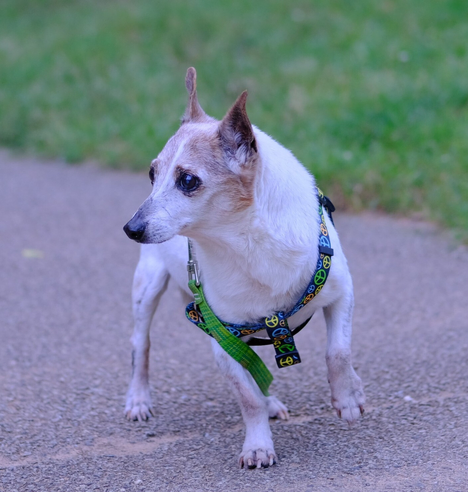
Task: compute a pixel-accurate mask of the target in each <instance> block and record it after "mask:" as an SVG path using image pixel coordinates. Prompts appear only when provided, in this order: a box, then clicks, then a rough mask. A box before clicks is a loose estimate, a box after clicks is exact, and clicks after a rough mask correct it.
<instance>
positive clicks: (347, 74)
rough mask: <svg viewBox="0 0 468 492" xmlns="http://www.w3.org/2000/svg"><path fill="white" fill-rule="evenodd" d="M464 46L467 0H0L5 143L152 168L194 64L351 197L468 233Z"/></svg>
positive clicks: (1, 134) (209, 89)
mask: <svg viewBox="0 0 468 492" xmlns="http://www.w3.org/2000/svg"><path fill="white" fill-rule="evenodd" d="M467 47H468V2H466V0H433V1H432V2H421V1H418V0H382V1H371V0H359V1H356V2H349V1H347V0H313V1H311V0H293V1H285V0H283V1H280V0H257V1H247V0H236V2H220V1H219V0H191V1H188V0H184V1H183V0H171V1H167V2H166V1H159V0H133V1H131V2H129V1H123V0H120V1H119V0H112V1H111V0H95V1H89V0H68V1H65V0H41V1H40V2H31V1H30V0H28V1H27V0H2V3H1V6H0V145H2V146H7V147H10V148H15V149H19V150H21V151H26V152H29V153H36V154H39V155H43V156H48V157H60V158H64V159H66V160H67V161H70V162H77V161H82V160H86V159H93V160H98V161H100V162H101V163H102V164H104V165H109V166H113V167H127V168H132V169H146V168H147V167H148V166H149V163H150V161H151V159H152V158H153V157H154V156H155V155H157V153H158V152H159V151H160V149H161V148H162V146H163V145H164V143H165V142H166V141H167V139H168V138H169V137H170V136H171V135H172V134H173V133H174V131H175V130H176V129H177V127H178V124H179V117H180V116H181V115H182V113H183V111H184V108H185V103H186V92H185V87H184V77H185V71H186V69H187V67H189V66H191V65H193V66H195V67H196V68H197V71H198V92H199V99H200V102H201V104H202V106H203V107H204V109H205V111H207V112H208V113H209V114H211V115H212V116H215V117H217V118H221V117H222V116H223V115H224V113H225V112H226V110H227V109H228V107H229V106H230V105H231V104H232V102H233V101H234V99H235V98H236V97H237V95H238V94H239V93H240V92H241V91H242V90H244V89H248V90H249V93H250V95H249V101H248V112H249V115H250V118H251V120H252V122H253V123H254V124H255V125H257V126H258V127H260V128H261V129H262V130H264V131H266V132H267V133H269V134H271V135H272V136H273V137H275V138H276V139H277V140H279V141H280V142H281V143H282V144H283V145H285V146H286V147H288V148H290V149H291V150H292V151H293V152H294V153H295V154H296V155H297V157H298V158H299V159H300V160H301V161H302V162H303V163H304V164H305V165H306V166H308V167H309V168H310V170H311V171H312V172H313V173H314V174H315V176H316V177H317V179H318V182H319V184H320V186H321V187H322V188H323V189H324V190H326V192H327V194H329V195H330V196H331V197H332V198H333V200H334V201H336V202H338V203H339V204H340V205H341V206H343V205H344V206H347V207H349V208H352V209H354V210H359V209H362V208H370V209H379V210H385V211H389V212H397V213H403V214H405V215H412V214H416V215H418V216H422V217H424V218H428V219H432V220H436V221H438V222H439V223H442V224H443V225H445V226H447V227H450V228H452V229H453V230H455V231H456V232H457V233H458V234H459V235H460V236H461V237H463V238H464V239H467V238H468V232H467V231H468V50H467Z"/></svg>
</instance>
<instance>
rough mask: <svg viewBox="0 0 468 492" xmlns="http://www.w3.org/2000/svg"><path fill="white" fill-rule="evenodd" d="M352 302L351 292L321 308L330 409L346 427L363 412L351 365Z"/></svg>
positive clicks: (361, 395)
mask: <svg viewBox="0 0 468 492" xmlns="http://www.w3.org/2000/svg"><path fill="white" fill-rule="evenodd" d="M353 307H354V298H353V293H352V290H350V292H348V293H347V294H345V295H343V296H342V297H341V298H340V299H338V300H337V301H336V302H335V303H333V304H331V305H330V306H327V307H326V308H324V310H323V312H324V315H325V321H326V323H327V354H326V360H327V366H328V382H329V383H330V388H331V395H332V405H333V407H334V408H335V410H336V413H337V414H338V416H339V417H341V418H342V419H343V420H346V421H347V422H348V423H349V424H352V423H353V422H355V421H356V420H357V419H358V418H359V416H360V414H362V413H363V412H364V403H365V396H364V390H363V388H362V382H361V378H360V377H359V376H358V375H357V374H356V372H355V371H354V369H353V366H352V365H351V332H352V315H353Z"/></svg>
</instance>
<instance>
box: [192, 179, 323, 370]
mask: <svg viewBox="0 0 468 492" xmlns="http://www.w3.org/2000/svg"><path fill="white" fill-rule="evenodd" d="M317 194H318V199H319V210H318V211H319V218H320V229H319V231H320V235H319V241H318V243H319V247H318V249H319V257H318V260H317V266H316V268H315V272H314V274H313V275H312V280H311V281H310V283H309V285H308V286H307V289H306V290H305V292H304V293H303V294H302V296H301V297H300V299H299V301H298V302H297V303H296V305H295V306H294V307H293V309H291V311H289V312H287V313H285V312H284V311H280V312H278V313H275V314H273V315H272V316H270V317H267V318H263V319H262V320H261V321H260V322H258V323H255V324H246V325H241V324H236V323H226V322H224V321H221V320H220V321H221V323H222V324H223V325H224V326H225V327H226V328H227V329H228V330H229V331H230V332H231V333H232V334H233V335H235V336H236V337H238V338H240V337H243V336H247V335H252V334H254V333H256V332H258V331H260V330H265V329H266V331H267V333H268V336H269V337H270V339H271V340H272V342H273V346H274V347H275V351H276V363H277V365H278V367H280V368H281V367H287V366H291V365H294V364H299V362H301V358H300V357H299V353H298V351H297V349H296V344H295V342H294V338H293V336H292V333H291V330H290V329H289V326H288V321H287V318H290V317H291V316H292V315H293V314H295V313H297V312H298V311H299V310H300V309H301V308H303V307H304V306H305V305H306V304H308V303H309V302H310V301H312V300H313V299H314V298H315V297H316V296H317V295H318V294H319V292H320V291H321V290H322V288H323V286H324V285H325V282H326V280H327V278H328V273H329V271H330V267H331V257H332V256H333V250H332V249H331V242H330V236H329V234H328V229H327V225H326V222H325V217H324V214H323V204H325V203H328V202H329V200H328V199H327V198H326V197H325V196H324V194H323V193H322V191H321V190H320V189H319V188H317ZM327 200H328V201H327ZM330 203H331V202H330ZM327 210H328V209H327ZM185 315H186V317H187V319H188V320H189V321H191V322H192V323H194V324H196V325H197V326H198V327H199V328H201V329H202V330H203V331H204V332H205V333H207V334H208V335H210V336H212V335H211V333H210V332H209V330H208V329H207V327H206V324H205V322H204V320H203V316H202V314H201V312H200V311H199V309H198V308H197V306H196V305H195V303H194V302H191V303H190V304H189V305H188V306H187V308H186V310H185Z"/></svg>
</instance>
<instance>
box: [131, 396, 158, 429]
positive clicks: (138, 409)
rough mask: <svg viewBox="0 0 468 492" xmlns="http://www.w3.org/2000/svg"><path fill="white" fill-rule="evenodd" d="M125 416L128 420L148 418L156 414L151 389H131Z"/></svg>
mask: <svg viewBox="0 0 468 492" xmlns="http://www.w3.org/2000/svg"><path fill="white" fill-rule="evenodd" d="M125 416H126V417H127V419H128V420H138V421H140V422H141V421H143V420H148V419H149V418H150V417H151V416H153V417H154V416H155V415H154V411H153V406H152V404H151V397H150V395H149V391H144V392H142V393H133V392H131V391H129V394H128V396H127V404H126V405H125Z"/></svg>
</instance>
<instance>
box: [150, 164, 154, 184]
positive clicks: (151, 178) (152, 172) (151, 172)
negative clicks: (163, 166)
mask: <svg viewBox="0 0 468 492" xmlns="http://www.w3.org/2000/svg"><path fill="white" fill-rule="evenodd" d="M149 179H150V180H151V184H154V168H153V167H150V170H149Z"/></svg>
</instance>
